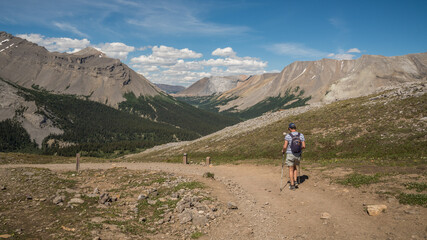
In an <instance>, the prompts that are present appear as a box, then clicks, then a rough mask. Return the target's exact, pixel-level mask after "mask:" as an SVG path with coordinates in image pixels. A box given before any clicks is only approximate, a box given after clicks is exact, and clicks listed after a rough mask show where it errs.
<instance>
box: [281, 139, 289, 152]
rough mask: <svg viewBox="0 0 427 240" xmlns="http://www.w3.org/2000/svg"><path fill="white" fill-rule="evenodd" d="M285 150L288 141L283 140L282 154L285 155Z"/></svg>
mask: <svg viewBox="0 0 427 240" xmlns="http://www.w3.org/2000/svg"><path fill="white" fill-rule="evenodd" d="M287 148H288V140H285V144H283V149H282V153H285V152H286V149H287Z"/></svg>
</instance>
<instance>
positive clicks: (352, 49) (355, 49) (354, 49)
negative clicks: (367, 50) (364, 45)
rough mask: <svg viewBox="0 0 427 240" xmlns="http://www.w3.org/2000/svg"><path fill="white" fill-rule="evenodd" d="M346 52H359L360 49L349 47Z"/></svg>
mask: <svg viewBox="0 0 427 240" xmlns="http://www.w3.org/2000/svg"><path fill="white" fill-rule="evenodd" d="M347 52H348V53H361V51H360V50H359V49H358V48H350V49H349V50H348V51H347Z"/></svg>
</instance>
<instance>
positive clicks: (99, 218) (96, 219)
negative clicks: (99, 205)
mask: <svg viewBox="0 0 427 240" xmlns="http://www.w3.org/2000/svg"><path fill="white" fill-rule="evenodd" d="M90 221H91V222H94V223H102V222H103V221H105V219H104V218H102V217H94V218H92V219H90Z"/></svg>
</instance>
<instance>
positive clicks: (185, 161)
mask: <svg viewBox="0 0 427 240" xmlns="http://www.w3.org/2000/svg"><path fill="white" fill-rule="evenodd" d="M182 163H184V164H188V158H187V153H184V157H182Z"/></svg>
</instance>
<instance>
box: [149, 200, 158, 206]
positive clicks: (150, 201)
mask: <svg viewBox="0 0 427 240" xmlns="http://www.w3.org/2000/svg"><path fill="white" fill-rule="evenodd" d="M147 203H148V204H150V205H155V204H156V203H157V200H151V199H149V200H147Z"/></svg>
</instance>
